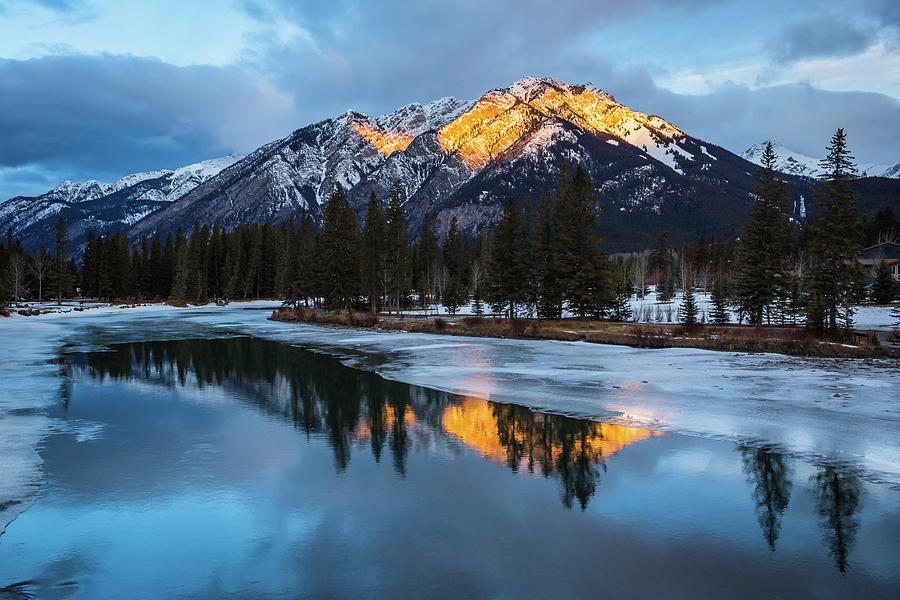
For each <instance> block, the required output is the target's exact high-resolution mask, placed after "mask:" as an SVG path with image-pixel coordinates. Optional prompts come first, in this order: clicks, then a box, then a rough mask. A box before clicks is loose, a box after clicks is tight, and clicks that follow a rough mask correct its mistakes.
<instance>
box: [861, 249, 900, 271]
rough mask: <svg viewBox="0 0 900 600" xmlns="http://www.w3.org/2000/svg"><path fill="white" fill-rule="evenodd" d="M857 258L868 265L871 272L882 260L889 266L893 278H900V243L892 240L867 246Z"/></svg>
mask: <svg viewBox="0 0 900 600" xmlns="http://www.w3.org/2000/svg"><path fill="white" fill-rule="evenodd" d="M857 260H858V261H859V262H860V263H861V264H863V265H865V266H866V267H868V268H869V269H870V272H871V273H872V274H874V273H875V269H877V268H878V265H879V263H881V261H884V262H886V263H887V264H888V266H889V267H890V268H891V275H893V276H894V279H895V280H900V244H897V243H894V242H884V243H882V244H875V245H874V246H869V247H868V248H866V249H865V250H863V251H862V253H861V254H860V255H859V257H858V258H857Z"/></svg>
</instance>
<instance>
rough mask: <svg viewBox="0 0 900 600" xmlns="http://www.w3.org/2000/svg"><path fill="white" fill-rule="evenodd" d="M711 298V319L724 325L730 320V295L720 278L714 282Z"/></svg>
mask: <svg viewBox="0 0 900 600" xmlns="http://www.w3.org/2000/svg"><path fill="white" fill-rule="evenodd" d="M710 300H711V301H712V312H711V313H710V319H711V320H712V322H713V323H715V324H717V325H724V324H725V323H727V322H728V297H727V296H726V294H725V285H724V284H723V283H722V280H721V279H719V278H717V279H716V281H715V282H714V283H713V289H712V298H711V299H710Z"/></svg>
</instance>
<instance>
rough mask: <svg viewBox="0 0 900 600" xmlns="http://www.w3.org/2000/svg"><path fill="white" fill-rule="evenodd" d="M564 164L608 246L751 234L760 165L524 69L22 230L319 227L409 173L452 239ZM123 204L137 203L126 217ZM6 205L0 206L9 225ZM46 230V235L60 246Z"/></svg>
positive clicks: (531, 194)
mask: <svg viewBox="0 0 900 600" xmlns="http://www.w3.org/2000/svg"><path fill="white" fill-rule="evenodd" d="M748 156H751V158H752V157H753V156H755V155H754V154H752V153H751V154H749V155H748ZM794 161H795V162H796V163H797V164H798V165H800V166H798V167H797V168H795V169H793V171H791V170H788V172H787V175H786V176H785V179H786V180H787V182H788V191H789V195H790V196H791V200H792V203H793V206H794V207H795V212H796V214H795V215H794V216H795V218H797V219H798V220H799V219H801V218H803V216H804V215H803V214H801V212H802V211H803V208H804V207H806V208H807V209H809V211H810V213H811V214H812V213H814V212H815V210H816V207H815V201H814V200H813V199H812V194H811V188H812V186H813V185H814V181H813V180H812V179H810V178H809V176H808V175H807V174H808V173H809V169H810V168H811V167H810V164H811V163H810V161H812V162H813V163H814V162H815V159H812V158H810V157H803V159H802V160H801V159H800V158H795V159H794ZM804 161H805V162H804ZM566 163H568V164H571V165H576V164H578V165H581V166H583V167H584V168H585V169H586V170H587V172H588V174H589V176H590V177H591V180H592V181H593V183H594V186H595V189H596V191H597V199H598V204H599V205H600V206H601V207H602V209H603V211H604V218H603V220H602V223H603V228H604V233H605V234H606V236H607V244H608V245H609V247H610V248H612V249H615V250H629V249H636V248H644V247H647V246H649V245H650V244H651V243H652V241H653V239H654V237H655V236H656V235H657V234H658V233H659V232H660V231H668V232H669V234H670V239H672V241H673V242H675V243H679V242H682V241H687V240H689V239H694V238H696V237H697V236H698V235H701V234H702V235H705V236H707V237H711V236H716V235H724V234H729V233H731V232H732V231H735V230H737V229H738V228H739V227H740V225H741V224H742V223H743V221H744V219H745V217H746V214H747V212H748V210H749V208H750V202H751V195H750V194H751V192H752V191H753V189H754V187H755V185H756V183H757V182H756V174H757V172H758V166H757V165H756V164H754V163H753V162H752V161H748V160H747V159H746V158H742V157H740V156H737V155H735V154H733V153H731V152H729V151H727V150H725V149H723V148H721V147H718V146H715V145H713V144H710V143H707V142H705V141H703V140H699V139H697V138H694V137H692V136H691V135H689V134H688V133H687V132H685V131H683V130H682V129H680V128H679V127H677V126H676V125H674V124H672V123H669V122H668V121H666V120H665V119H663V118H662V117H659V116H654V115H648V114H645V113H642V112H639V111H636V110H632V109H631V108H629V107H627V106H625V105H623V104H621V103H619V102H617V101H616V100H615V98H613V96H611V95H609V94H607V93H605V92H603V91H601V90H599V89H597V88H595V87H593V86H591V85H571V84H567V83H562V82H558V81H554V80H552V79H537V78H533V77H526V78H523V79H520V80H519V81H516V82H514V83H512V84H510V85H509V86H507V87H505V88H497V89H493V90H490V91H488V92H486V93H485V94H483V95H482V96H481V97H480V98H479V99H478V100H476V101H474V102H470V101H464V100H458V99H455V98H449V97H447V98H442V99H440V100H436V101H434V102H430V103H428V104H424V105H423V104H417V103H414V104H409V105H406V106H403V107H401V108H398V109H397V110H395V111H393V112H390V113H387V114H385V115H381V116H377V117H370V116H367V115H363V114H361V113H358V112H354V111H347V112H345V113H344V114H342V115H340V116H338V117H335V118H332V119H326V120H324V121H321V122H318V123H313V124H311V125H308V126H306V127H303V128H301V129H297V130H296V131H294V132H293V133H291V134H290V135H288V136H287V137H285V138H283V139H280V140H276V141H273V142H271V143H269V144H266V145H265V146H263V147H261V148H259V149H257V150H256V151H254V152H252V153H251V154H249V155H248V156H246V157H244V158H243V159H241V160H239V161H237V162H236V163H234V164H233V165H231V166H229V167H228V168H224V169H221V170H220V171H217V172H216V173H215V174H212V175H209V172H212V171H216V169H215V168H212V169H210V171H209V172H207V171H203V173H202V174H201V175H199V176H198V177H197V179H198V180H199V181H195V180H190V181H189V183H187V184H186V185H185V186H184V187H178V186H177V185H175V183H173V182H174V181H175V180H178V175H176V172H172V173H171V174H168V172H167V174H166V175H164V176H160V177H159V178H157V179H153V178H149V179H144V180H142V181H139V182H138V183H135V184H133V185H131V186H130V187H126V188H125V189H123V190H119V191H117V192H113V193H112V194H107V195H101V196H99V197H97V194H99V193H101V192H102V191H103V190H100V191H99V192H98V191H92V190H93V188H91V189H85V191H83V192H79V193H80V194H81V196H79V197H82V196H83V197H84V198H85V200H84V201H81V202H78V203H75V202H72V201H71V200H66V201H64V202H61V201H59V200H58V199H56V198H55V197H51V196H46V197H41V198H43V200H42V202H43V203H35V202H34V201H33V200H34V199H30V200H31V202H26V203H25V204H26V205H27V206H24V207H22V210H21V211H20V212H19V213H18V215H17V217H16V218H18V219H19V220H20V223H18V226H20V229H21V228H22V227H21V225H22V223H26V224H27V223H33V221H34V219H35V218H36V217H40V218H41V219H43V220H42V221H41V222H43V223H45V224H46V223H52V220H48V219H47V215H56V214H59V213H60V211H61V210H76V207H77V211H76V213H73V218H74V219H75V220H76V222H77V223H79V224H80V225H79V227H80V229H81V230H82V231H86V230H87V229H88V228H94V229H97V228H100V229H102V228H104V227H106V226H108V225H107V224H108V223H113V228H120V229H121V228H123V227H126V226H127V225H129V224H132V223H133V226H131V227H130V228H129V230H128V232H129V236H130V237H131V239H132V240H137V239H139V238H140V236H142V235H151V234H153V233H154V232H155V231H161V232H163V233H166V232H173V231H175V230H176V229H177V228H179V227H180V228H182V229H183V230H185V231H189V230H190V229H191V227H192V226H193V224H194V222H195V221H199V222H201V223H205V224H212V223H213V222H218V223H219V224H220V225H221V226H223V227H225V228H226V229H228V228H232V227H234V226H236V225H239V224H243V223H247V222H264V221H267V220H274V221H280V220H284V219H287V218H288V217H290V216H291V215H292V214H298V213H300V212H301V211H306V212H308V213H309V214H310V215H311V216H312V217H313V218H314V219H316V220H318V219H319V218H320V217H321V213H322V208H323V205H324V203H325V201H326V200H327V198H328V195H329V194H330V192H331V190H332V187H333V184H334V183H335V182H336V183H339V184H340V185H341V186H343V188H344V189H345V190H346V192H347V195H348V197H349V199H350V203H351V206H352V207H353V209H354V210H355V211H356V212H357V214H358V215H360V216H361V217H362V216H364V212H365V206H366V203H367V201H368V198H369V196H370V194H372V193H374V194H375V195H376V197H378V198H379V199H381V200H382V201H384V200H386V198H387V193H388V190H389V189H390V187H391V185H392V184H393V183H394V182H395V181H400V183H401V185H402V187H403V189H404V191H405V193H406V195H407V199H408V200H407V205H406V206H407V211H408V214H409V221H410V230H411V233H412V234H413V235H416V234H418V231H419V229H420V227H421V224H422V222H423V220H424V218H425V216H426V214H428V213H430V212H433V213H435V214H436V218H437V223H438V227H439V229H440V231H441V232H443V231H445V229H446V227H447V226H448V224H449V222H450V220H451V219H452V218H456V219H457V221H458V222H459V225H460V227H461V228H462V229H463V231H464V232H466V233H467V234H474V233H477V232H479V231H482V230H484V229H485V228H486V227H488V226H490V225H491V224H492V223H493V222H495V221H496V219H497V217H498V215H499V213H500V208H501V207H502V205H503V203H504V202H505V201H506V199H507V198H508V197H510V196H513V197H516V198H517V199H519V200H520V201H521V202H526V201H535V200H537V199H538V198H539V197H540V196H541V195H543V194H546V193H548V192H551V191H552V190H553V189H554V188H555V187H556V185H557V181H558V173H559V168H560V166H561V165H563V164H566ZM801 167H802V168H801ZM786 168H787V167H786ZM185 169H186V171H185V172H192V171H191V170H190V169H189V168H185ZM897 170H898V171H900V166H898V167H897ZM179 171H181V170H179ZM207 175H209V176H207ZM135 177H136V178H138V177H140V176H135ZM163 179H165V180H166V181H168V182H169V183H168V184H167V185H169V187H168V188H166V190H169V189H171V190H176V189H177V190H178V191H177V192H176V191H171V192H166V191H165V190H162V189H161V187H160V186H161V185H162V184H160V183H158V182H159V181H161V180H163ZM859 182H861V184H860V185H864V186H866V185H867V186H869V189H871V190H872V191H873V193H874V195H873V196H872V198H873V201H872V204H873V206H874V203H878V204H880V206H878V207H877V208H878V209H880V208H882V207H883V206H884V202H887V203H888V204H891V203H895V204H896V203H897V197H898V194H896V193H895V192H896V191H898V190H895V187H897V186H894V185H893V183H897V184H900V180H884V179H878V178H866V179H861V180H859ZM85 185H86V184H85ZM122 194H124V195H125V196H127V198H126V197H124V196H121V195H122ZM113 200H115V201H116V202H118V205H122V204H123V203H124V204H128V205H129V207H130V208H129V209H128V210H127V211H126V213H123V214H114V213H115V211H113V212H110V211H111V210H112V205H111V204H110V202H112V201H113ZM129 203H131V204H129ZM4 207H5V205H4ZM861 209H862V207H861ZM898 209H900V206H898ZM866 210H868V206H867V207H866ZM876 210H877V209H876ZM27 211H31V213H28V214H26V213H27ZM13 212H15V211H13ZM2 213H3V208H0V226H3V223H4V221H3V218H2ZM8 219H9V218H8ZM30 230H33V228H32V229H30ZM48 231H49V232H50V233H51V234H52V230H48V229H46V227H45V228H44V229H43V231H41V232H40V233H39V234H38V233H35V234H34V235H33V236H32V240H37V239H46V235H47V232H48Z"/></svg>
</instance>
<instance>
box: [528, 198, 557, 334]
mask: <svg viewBox="0 0 900 600" xmlns="http://www.w3.org/2000/svg"><path fill="white" fill-rule="evenodd" d="M554 203H555V201H554V198H553V197H552V196H542V197H541V199H540V201H539V202H538V209H537V218H536V227H535V228H536V232H535V239H534V263H533V264H534V277H535V279H536V281H537V285H536V286H535V287H536V289H537V293H538V305H537V315H538V318H541V319H559V318H560V317H561V316H562V296H563V291H562V286H561V283H560V280H559V273H558V272H557V270H556V264H555V261H554V257H555V255H556V232H557V222H556V212H555V210H554Z"/></svg>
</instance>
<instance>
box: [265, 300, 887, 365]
mask: <svg viewBox="0 0 900 600" xmlns="http://www.w3.org/2000/svg"><path fill="white" fill-rule="evenodd" d="M271 318H272V319H274V320H277V321H301V322H305V323H324V324H332V325H338V326H345V327H346V326H349V327H366V328H370V327H375V326H376V325H377V327H378V329H380V330H384V331H407V332H410V333H440V334H444V335H460V336H472V337H489V338H516V339H543V340H563V341H584V342H592V343H597V344H615V345H624V346H632V347H637V348H702V349H707V350H723V351H728V352H773V353H778V354H788V355H794V356H815V357H843V358H867V357H876V356H885V355H888V354H890V350H888V349H887V348H885V347H884V346H878V345H877V344H871V343H869V344H866V345H860V346H851V345H849V344H846V345H845V344H843V343H841V342H842V341H843V340H827V339H821V338H817V337H816V336H815V335H814V334H813V333H812V332H810V331H808V330H806V329H803V328H800V327H741V326H727V325H726V326H718V325H701V324H696V325H690V326H686V325H674V324H664V323H660V324H646V323H612V322H608V321H579V320H574V319H572V320H557V321H540V320H537V319H499V318H485V317H463V318H460V319H455V320H449V319H442V318H440V317H438V318H435V319H432V320H422V319H389V320H384V321H379V319H378V317H376V316H374V315H370V314H355V315H347V314H346V313H326V312H322V311H314V310H310V309H297V310H279V311H275V313H273V314H272V317H271Z"/></svg>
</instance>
